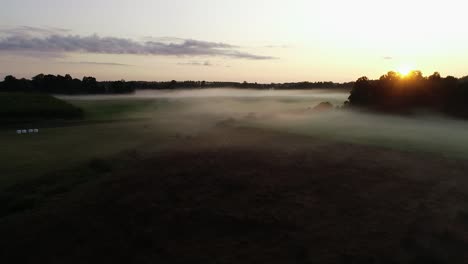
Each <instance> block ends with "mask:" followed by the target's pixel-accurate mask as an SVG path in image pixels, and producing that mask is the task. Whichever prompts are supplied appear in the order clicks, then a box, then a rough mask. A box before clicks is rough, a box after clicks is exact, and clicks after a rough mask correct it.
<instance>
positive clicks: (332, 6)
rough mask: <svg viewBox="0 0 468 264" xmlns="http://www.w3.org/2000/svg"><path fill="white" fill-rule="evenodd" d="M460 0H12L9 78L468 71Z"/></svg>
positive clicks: (1, 66) (5, 3)
mask: <svg viewBox="0 0 468 264" xmlns="http://www.w3.org/2000/svg"><path fill="white" fill-rule="evenodd" d="M466 5H468V4H466V3H464V2H463V1H457V0H445V1H419V0H415V1H411V0H393V1H380V0H373V1H371V0H354V1H338V0H289V1H279V0H235V1H234V0H232V1H231V0H229V1H223V0H94V1H92V0H80V1H69V0H42V1H36V0H2V8H1V9H0V17H1V20H0V77H1V78H3V77H4V76H5V75H8V74H13V75H15V76H17V77H28V78H29V77H32V76H34V75H35V74H38V73H52V74H66V73H70V74H72V75H73V76H74V77H79V78H81V77H82V76H84V75H91V76H95V77H97V78H98V79H99V80H115V79H126V80H137V79H138V80H172V79H175V80H211V81H221V80H226V81H244V80H247V81H258V82H288V81H328V80H332V81H338V82H341V81H352V80H355V79H357V78H358V77H360V76H363V75H366V76H368V77H370V78H378V77H379V76H380V75H382V74H384V73H386V72H387V71H389V70H400V69H403V68H414V69H419V70H422V71H423V73H424V74H426V75H428V74H431V73H432V72H434V71H439V72H441V74H442V75H454V76H457V77H461V76H464V75H467V74H468V67H467V66H468V65H467V64H468V50H467V48H466V47H468V34H467V33H468V32H467V31H468V28H467V27H466V21H465V20H466V19H464V17H465V14H464V13H465V11H464V10H466V8H465V7H466Z"/></svg>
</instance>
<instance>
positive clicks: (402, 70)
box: [397, 65, 414, 76]
mask: <svg viewBox="0 0 468 264" xmlns="http://www.w3.org/2000/svg"><path fill="white" fill-rule="evenodd" d="M413 69H414V67H411V66H408V65H403V66H401V67H399V68H398V70H397V72H398V73H399V74H400V75H401V76H407V75H408V74H409V73H411V72H412V71H413Z"/></svg>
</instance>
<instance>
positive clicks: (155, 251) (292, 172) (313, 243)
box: [0, 127, 468, 263]
mask: <svg viewBox="0 0 468 264" xmlns="http://www.w3.org/2000/svg"><path fill="white" fill-rule="evenodd" d="M177 141H178V142H177V143H175V144H173V145H172V146H171V147H169V148H167V149H166V150H165V151H162V152H158V153H152V154H148V153H138V152H136V153H133V154H132V155H128V153H127V154H126V155H127V156H126V158H125V162H126V163H125V164H126V165H125V166H124V167H123V169H121V170H118V171H113V172H112V173H110V174H108V175H105V176H103V177H102V178H99V179H97V180H95V181H91V182H88V183H85V184H82V185H80V186H77V187H76V188H74V189H73V190H72V191H70V192H67V193H64V194H61V195H58V196H56V197H54V198H52V199H49V200H48V201H47V202H46V203H45V204H43V205H41V206H40V207H39V208H35V209H33V210H29V211H27V212H22V213H18V214H13V215H10V216H6V217H3V218H0V234H1V242H0V256H1V259H3V260H6V261H3V260H2V263H468V250H467V249H468V180H467V177H468V176H467V173H466V172H468V162H467V161H464V160H454V159H446V158H444V157H442V156H438V155H432V154H418V153H405V152H401V151H395V150H389V149H383V148H377V147H369V146H360V145H353V144H344V143H336V142H324V141H321V140H319V139H316V138H311V137H303V136H296V135H291V134H284V133H276V132H269V131H262V130H257V129H248V128H229V127H219V128H217V129H215V130H213V131H212V132H210V133H208V134H204V135H199V136H195V137H181V138H180V140H177ZM128 156H131V158H128ZM116 160H118V158H116Z"/></svg>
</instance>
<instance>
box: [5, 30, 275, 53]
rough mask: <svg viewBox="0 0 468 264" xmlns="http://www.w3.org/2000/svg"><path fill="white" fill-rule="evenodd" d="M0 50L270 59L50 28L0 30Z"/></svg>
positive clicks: (196, 43) (210, 45)
mask: <svg viewBox="0 0 468 264" xmlns="http://www.w3.org/2000/svg"><path fill="white" fill-rule="evenodd" d="M0 33H3V34H1V35H0V51H7V52H21V53H22V52H44V53H59V54H60V53H71V52H83V53H99V54H134V55H160V56H222V57H230V58H238V59H249V60H270V59H274V57H271V56H262V55H256V54H251V53H248V52H243V51H240V50H239V47H237V46H234V45H230V44H226V43H221V42H208V41H200V40H193V39H179V40H177V41H176V40H174V41H171V42H167V41H154V40H147V41H144V42H137V41H135V40H132V39H125V38H117V37H100V36H98V35H91V36H79V35H65V34H63V32H62V33H60V32H58V31H54V30H52V29H40V28H32V27H28V28H25V27H22V28H18V29H10V30H8V31H5V30H3V31H1V32H0Z"/></svg>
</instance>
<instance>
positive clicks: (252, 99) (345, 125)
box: [59, 89, 468, 158]
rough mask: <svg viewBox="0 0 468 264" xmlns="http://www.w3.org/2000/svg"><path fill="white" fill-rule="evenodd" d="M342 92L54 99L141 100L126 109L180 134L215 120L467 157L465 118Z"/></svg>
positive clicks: (157, 93)
mask: <svg viewBox="0 0 468 264" xmlns="http://www.w3.org/2000/svg"><path fill="white" fill-rule="evenodd" d="M348 96H349V92H348V91H345V90H339V91H336V90H327V89H324V90H309V91H303V90H291V91H285V90H283V91H277V90H240V89H206V90H181V91H145V90H142V91H138V92H137V93H135V94H131V95H121V96H112V95H96V96H93V95H86V96H60V97H59V98H64V99H69V100H71V102H76V103H77V104H78V105H79V104H80V101H82V100H85V101H86V100H90V101H92V100H103V101H107V102H112V101H115V100H126V99H131V101H129V102H132V103H133V104H137V103H138V101H143V102H144V104H143V105H144V106H142V107H139V108H137V109H136V110H135V111H134V112H130V113H126V114H127V115H128V116H129V117H132V118H136V117H138V118H149V119H152V122H156V123H159V122H167V123H165V125H164V126H163V128H164V129H167V130H171V131H174V132H175V133H180V134H191V133H192V132H194V131H200V130H209V129H211V128H212V127H214V126H217V125H218V126H219V125H230V126H247V127H260V128H264V129H274V130H278V131H284V132H289V133H296V134H301V135H310V136H314V137H319V138H324V139H327V140H337V141H342V142H352V143H358V144H369V145H376V146H383V147H388V148H394V149H400V150H405V151H421V152H432V153H439V154H443V155H448V156H456V157H467V158H468V138H467V137H466V135H465V133H466V132H465V131H467V129H468V124H467V123H466V122H464V121H461V120H457V119H453V118H450V117H448V116H443V115H441V114H435V113H430V112H415V113H414V114H413V115H411V116H400V115H389V114H379V113H371V112H364V111H357V110H351V109H344V108H341V107H342V106H343V103H344V102H345V101H346V100H347V97H348ZM321 102H330V103H331V104H333V106H334V107H335V108H334V109H330V110H328V111H317V110H314V107H315V106H317V105H318V104H319V103H321ZM116 104H117V105H118V103H117V102H116Z"/></svg>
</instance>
